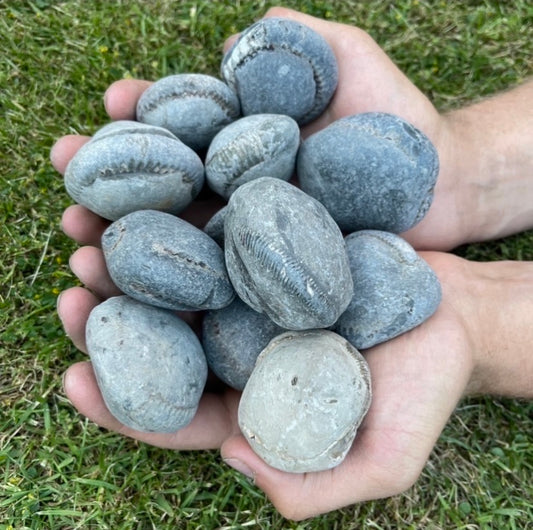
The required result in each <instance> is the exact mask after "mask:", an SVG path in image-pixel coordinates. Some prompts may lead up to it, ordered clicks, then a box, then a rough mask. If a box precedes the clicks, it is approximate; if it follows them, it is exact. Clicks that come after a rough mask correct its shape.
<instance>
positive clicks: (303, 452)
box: [238, 330, 372, 473]
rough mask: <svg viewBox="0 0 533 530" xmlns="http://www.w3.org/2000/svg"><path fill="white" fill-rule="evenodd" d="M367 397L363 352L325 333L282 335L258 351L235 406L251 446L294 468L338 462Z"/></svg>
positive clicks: (286, 468)
mask: <svg viewBox="0 0 533 530" xmlns="http://www.w3.org/2000/svg"><path fill="white" fill-rule="evenodd" d="M371 399H372V390H371V381H370V371H369V369H368V365H367V363H366V361H365V359H364V357H363V356H362V355H361V354H360V353H359V352H358V351H357V350H356V349H355V348H354V347H353V346H352V345H351V344H350V343H349V342H348V341H347V340H345V339H343V338H342V337H341V336H339V335H337V334H336V333H333V332H331V331H327V330H310V331H299V332H298V331H297V332H294V331H292V332H286V333H284V334H282V335H279V336H278V337H276V338H274V339H273V340H272V341H271V342H270V343H269V345H268V346H267V347H266V348H265V349H264V350H263V351H262V352H261V354H260V355H259V357H258V359H257V364H256V366H255V368H254V370H253V372H252V375H251V376H250V379H249V380H248V382H247V383H246V387H245V389H244V392H243V394H242V396H241V401H240V404H239V413H238V421H239V426H240V428H241V431H242V433H243V434H244V436H245V438H246V439H247V440H248V443H249V444H250V446H251V447H252V449H253V450H254V451H255V452H256V453H257V454H258V455H259V456H260V457H261V458H262V459H263V460H264V461H265V462H266V463H267V464H269V465H271V466H273V467H275V468H277V469H280V470H282V471H288V472H292V473H305V472H312V471H322V470H325V469H330V468H332V467H335V466H337V465H338V464H340V463H341V462H342V461H343V460H344V458H345V456H346V454H347V453H348V451H349V450H350V447H351V446H352V443H353V440H354V438H355V436H356V433H357V429H358V427H359V425H360V424H361V422H362V420H363V418H364V416H365V414H366V413H367V411H368V409H369V407H370V402H371Z"/></svg>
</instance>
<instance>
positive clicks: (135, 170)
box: [65, 121, 204, 221]
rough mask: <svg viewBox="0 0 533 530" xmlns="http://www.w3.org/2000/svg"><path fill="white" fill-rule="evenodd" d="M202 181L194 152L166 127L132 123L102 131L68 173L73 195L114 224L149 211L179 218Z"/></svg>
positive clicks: (80, 150)
mask: <svg viewBox="0 0 533 530" xmlns="http://www.w3.org/2000/svg"><path fill="white" fill-rule="evenodd" d="M203 183H204V166H203V164H202V161H201V160H200V158H199V157H198V155H197V154H196V153H195V152H194V151H193V150H192V149H190V148H188V147H187V146H186V145H185V144H183V143H182V142H180V141H179V140H178V139H177V138H176V137H175V136H174V135H172V134H171V133H170V132H169V131H167V130H165V129H162V128H160V127H153V126H148V125H144V124H138V123H136V122H132V121H119V122H115V123H111V124H109V125H106V126H105V127H103V128H102V129H100V130H99V131H98V132H97V133H96V134H95V135H94V137H93V138H92V140H91V141H89V142H88V143H87V144H85V145H84V146H82V147H81V148H80V149H79V151H78V152H77V153H76V154H75V155H74V157H73V158H72V160H71V161H70V163H69V164H68V166H67V169H66V171H65V187H66V189H67V192H68V193H69V195H70V196H71V197H72V198H73V199H74V200H75V201H76V202H77V203H79V204H82V205H83V206H85V207H87V208H89V210H91V211H93V212H95V213H97V214H98V215H100V216H102V217H104V218H105V219H109V220H111V221H114V220H116V219H119V218H120V217H122V216H124V215H127V214H128V213H131V212H134V211H136V210H144V209H153V210H161V211H165V212H169V213H173V214H178V213H179V212H181V211H182V210H183V209H184V208H185V207H186V206H188V205H189V204H190V203H191V202H192V200H193V199H194V198H195V197H196V196H197V195H198V193H199V192H200V190H201V188H202V185H203Z"/></svg>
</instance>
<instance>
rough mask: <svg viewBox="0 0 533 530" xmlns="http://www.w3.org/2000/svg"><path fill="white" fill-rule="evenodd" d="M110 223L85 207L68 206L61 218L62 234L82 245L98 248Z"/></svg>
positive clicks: (77, 205)
mask: <svg viewBox="0 0 533 530" xmlns="http://www.w3.org/2000/svg"><path fill="white" fill-rule="evenodd" d="M109 224H110V222H109V221H107V220H106V219H102V218H101V217H100V216H98V215H96V214H95V213H93V212H91V211H90V210H88V209H87V208H85V206H81V205H79V204H74V205H72V206H69V207H68V208H67V209H66V210H65V211H64V212H63V217H62V218H61V228H62V230H63V232H65V234H66V235H67V236H69V237H70V238H72V239H74V241H76V242H78V243H80V244H82V245H91V246H94V247H100V245H101V242H100V240H101V237H102V234H103V233H104V230H105V229H106V228H107V227H108V226H109Z"/></svg>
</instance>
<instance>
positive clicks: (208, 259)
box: [102, 210, 235, 311]
mask: <svg viewBox="0 0 533 530" xmlns="http://www.w3.org/2000/svg"><path fill="white" fill-rule="evenodd" d="M102 250H103V252H104V257H105V261H106V265H107V269H108V270H109V274H110V276H111V278H112V279H113V282H114V283H115V284H116V285H117V286H118V287H119V289H121V290H122V291H123V292H124V293H126V294H128V295H130V296H131V297H132V298H135V299H136V300H139V301H141V302H145V303H147V304H152V305H155V306H157V307H163V308H166V309H175V310H184V311H191V310H192V311H194V310H200V309H219V308H221V307H224V306H226V305H228V304H230V303H231V301H232V300H233V297H234V296H235V292H234V290H233V287H232V286H231V283H230V281H229V277H228V275H227V272H226V266H225V263H224V253H223V251H222V249H221V248H220V247H219V246H218V245H217V244H216V243H215V242H214V241H213V240H212V239H211V238H210V237H209V236H208V235H207V234H205V233H204V232H203V231H202V230H200V229H199V228H196V227H195V226H193V225H191V224H189V223H188V222H186V221H184V220H183V219H180V218H179V217H175V216H173V215H170V214H166V213H163V212H157V211H154V210H142V211H138V212H133V213H131V214H129V215H127V216H125V217H122V218H121V219H119V220H118V221H115V222H114V223H113V224H111V225H110V226H109V227H108V228H107V229H106V230H105V232H104V234H103V235H102Z"/></svg>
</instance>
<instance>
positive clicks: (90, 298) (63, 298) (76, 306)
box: [57, 287, 100, 352]
mask: <svg viewBox="0 0 533 530" xmlns="http://www.w3.org/2000/svg"><path fill="white" fill-rule="evenodd" d="M99 303H100V300H99V299H98V298H97V297H96V296H95V295H94V294H92V293H91V292H90V291H88V290H87V289H83V288H82V287H72V288H70V289H67V290H66V291H63V292H62V293H61V295H60V297H59V299H58V301H57V313H58V315H59V318H60V319H61V323H62V324H63V328H64V329H65V333H66V334H67V335H68V336H69V337H70V339H71V340H72V342H73V343H74V346H76V348H78V349H79V350H81V351H83V352H86V351H87V345H86V343H85V325H86V323H87V319H88V318H89V314H90V312H91V311H92V309H93V308H94V307H96V306H97V305H98V304H99Z"/></svg>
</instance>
